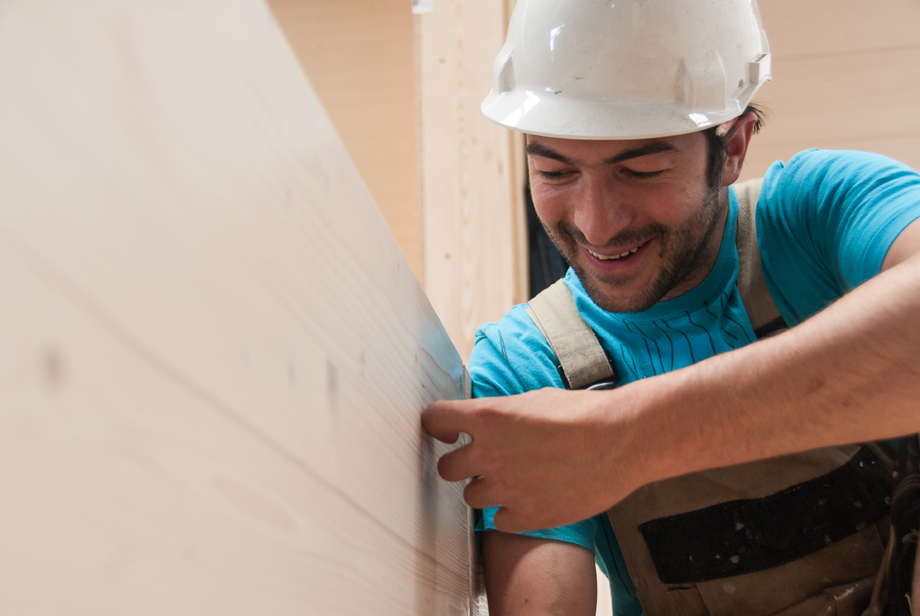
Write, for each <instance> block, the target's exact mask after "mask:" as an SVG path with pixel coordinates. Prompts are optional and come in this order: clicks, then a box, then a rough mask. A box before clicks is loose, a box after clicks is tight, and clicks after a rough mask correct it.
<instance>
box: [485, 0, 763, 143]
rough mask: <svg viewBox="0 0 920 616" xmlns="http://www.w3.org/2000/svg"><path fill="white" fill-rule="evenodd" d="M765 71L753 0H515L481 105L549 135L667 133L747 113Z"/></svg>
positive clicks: (491, 114)
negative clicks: (503, 42) (491, 82)
mask: <svg viewBox="0 0 920 616" xmlns="http://www.w3.org/2000/svg"><path fill="white" fill-rule="evenodd" d="M769 80H770V52H769V47H768V45H767V37H766V34H765V33H764V31H763V28H762V26H761V22H760V14H759V13H758V11H757V4H756V0H518V3H517V5H516V6H515V9H514V13H513V14H512V17H511V23H510V25H509V27H508V38H507V40H506V41H505V45H504V46H503V47H502V49H501V51H500V52H499V54H498V57H496V59H495V63H494V65H493V84H492V91H491V92H490V93H489V95H488V96H487V97H486V99H485V100H484V101H483V102H482V112H483V113H484V114H485V115H486V117H488V118H489V119H490V120H492V121H494V122H497V123H498V124H501V125H502V126H506V127H507V128H511V129H514V130H518V131H522V132H525V133H530V134H535V135H544V136H549V137H565V138H573V139H637V138H644V137H660V136H665V135H677V134H682V133H689V132H693V131H698V130H702V129H705V128H708V127H710V126H715V125H718V124H721V123H722V122H726V121H728V120H730V119H732V118H735V117H737V116H739V115H741V114H742V113H743V112H744V109H745V107H747V105H748V103H749V102H750V100H751V98H752V97H753V96H754V93H755V92H756V91H757V89H758V88H759V87H760V86H761V84H763V83H764V82H765V81H769Z"/></svg>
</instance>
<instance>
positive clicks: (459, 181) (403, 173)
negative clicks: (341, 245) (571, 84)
mask: <svg viewBox="0 0 920 616" xmlns="http://www.w3.org/2000/svg"><path fill="white" fill-rule="evenodd" d="M270 3H271V6H272V8H273V10H274V12H275V14H276V16H277V18H278V21H279V23H280V24H281V26H282V28H283V29H284V31H285V32H286V34H287V35H288V38H289V40H290V42H291V45H292V47H293V48H294V50H295V52H296V53H297V56H298V58H299V60H300V62H301V64H302V66H303V67H304V70H305V71H306V73H307V74H308V75H309V76H310V77H311V80H312V81H313V83H314V85H315V86H316V89H317V92H318V94H319V97H320V99H321V100H322V101H323V104H324V105H325V106H326V108H327V109H328V110H329V114H330V117H331V118H332V121H333V124H334V125H335V126H336V128H337V130H338V131H339V133H340V135H341V136H342V140H343V141H344V142H345V145H346V147H347V148H348V151H349V152H350V153H351V155H352V157H353V159H354V160H355V164H356V166H357V167H358V170H359V171H360V172H361V175H362V177H363V178H364V180H365V182H366V184H367V186H368V189H369V190H370V192H371V194H372V195H373V196H374V198H375V200H376V201H377V203H378V205H379V207H380V209H381V212H382V213H383V216H384V218H385V219H386V221H387V223H388V225H389V227H390V229H391V231H392V232H393V234H394V235H395V236H396V239H397V241H398V242H399V245H400V247H401V248H402V251H403V253H404V254H405V255H406V258H407V259H408V261H409V263H410V264H411V266H412V269H413V271H414V272H415V274H416V276H417V277H418V278H419V280H420V281H421V282H422V284H423V286H424V288H425V291H426V293H427V294H428V297H429V298H430V299H431V302H432V304H433V305H434V307H435V309H436V311H437V313H438V315H439V316H440V318H441V320H442V322H443V323H444V326H445V327H446V329H447V331H448V333H449V334H450V336H451V339H452V340H453V342H454V344H455V345H456V346H457V348H458V350H459V352H460V355H461V356H462V357H463V358H464V359H465V358H467V357H468V356H469V352H470V351H471V350H472V345H473V334H474V332H475V330H476V327H478V326H479V325H480V324H481V323H483V322H486V321H494V320H497V319H498V318H500V317H501V315H502V314H504V313H505V312H506V311H507V310H508V309H509V308H510V307H511V306H513V305H514V304H515V303H519V302H522V301H525V300H526V299H527V280H528V277H527V265H528V264H527V261H526V245H525V241H526V229H525V223H524V208H523V192H522V190H523V180H524V178H523V157H522V155H521V146H520V139H519V137H518V136H516V135H513V134H511V133H510V132H509V131H506V130H505V129H502V128H500V127H498V126H495V125H493V124H491V123H490V122H489V121H488V120H486V119H485V118H483V117H482V115H481V113H480V112H479V104H480V102H481V101H482V99H483V98H484V97H485V95H486V94H487V93H488V91H489V88H490V86H491V66H492V60H493V58H494V57H495V54H496V53H497V52H498V50H499V48H500V47H501V45H502V43H503V42H504V37H505V28H506V25H507V20H508V18H509V16H510V10H511V7H512V6H513V0H507V2H495V1H494V0H462V1H461V0H437V1H436V2H434V10H433V11H432V12H431V13H428V14H424V15H419V16H415V17H413V16H412V13H411V3H410V2H409V1H408V0H379V1H378V2H375V3H374V4H373V7H372V8H369V5H368V4H367V3H366V2H363V1H362V0H270Z"/></svg>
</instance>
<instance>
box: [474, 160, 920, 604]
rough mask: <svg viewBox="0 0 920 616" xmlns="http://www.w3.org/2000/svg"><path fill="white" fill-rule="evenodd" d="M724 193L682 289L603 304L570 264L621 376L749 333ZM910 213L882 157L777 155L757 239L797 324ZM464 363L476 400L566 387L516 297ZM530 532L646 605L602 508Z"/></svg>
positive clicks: (898, 177)
mask: <svg viewBox="0 0 920 616" xmlns="http://www.w3.org/2000/svg"><path fill="white" fill-rule="evenodd" d="M729 201H730V210H729V217H728V222H727V224H726V227H725V233H724V235H723V238H722V245H721V248H720V252H719V256H718V259H717V261H716V264H715V265H714V267H713V269H712V271H711V272H710V273H709V275H708V276H707V278H706V279H705V280H704V281H703V282H702V283H701V284H699V285H698V286H697V287H696V288H694V289H692V290H690V291H689V292H687V293H685V294H683V295H681V296H679V297H676V298H674V299H670V300H668V301H664V302H660V303H658V304H656V305H654V306H652V307H651V308H649V309H648V310H646V311H644V312H638V313H612V312H607V311H605V310H603V309H601V308H600V307H599V306H597V304H595V303H594V302H593V301H592V300H591V298H590V297H588V294H587V293H586V292H585V290H584V287H582V285H581V282H580V281H579V280H578V277H577V276H576V275H575V273H574V271H572V270H571V269H570V270H569V272H568V273H567V274H566V276H565V278H564V280H565V284H566V285H567V286H568V288H569V289H570V290H571V292H572V295H573V297H574V298H575V305H576V306H577V307H578V310H579V312H580V314H581V316H582V318H583V319H584V320H585V322H586V323H587V324H588V325H589V326H590V327H591V328H592V329H593V330H594V331H595V332H596V333H597V335H598V338H599V339H600V342H601V345H602V346H603V347H604V350H606V351H607V353H608V354H609V355H610V357H611V358H612V360H613V362H614V364H615V365H616V368H617V371H618V372H619V374H620V383H621V384H625V383H629V382H632V381H636V380H639V379H643V378H646V377H649V376H654V375H657V374H662V373H664V372H670V371H671V370H676V369H678V368H683V367H686V366H689V365H691V364H693V363H695V362H698V361H700V360H703V359H706V358H708V357H712V356H713V355H716V354H718V353H723V352H725V351H730V350H732V349H736V348H739V347H742V346H744V345H746V344H749V343H751V342H753V341H754V340H755V336H754V332H753V330H752V328H751V324H750V321H749V319H748V317H747V313H746V312H745V309H744V305H743V304H742V302H741V297H740V295H739V294H738V289H737V285H736V280H737V276H738V253H737V250H736V247H735V221H736V218H737V212H738V202H737V199H736V197H735V193H734V190H733V189H730V190H729ZM917 218H920V175H918V174H917V173H916V172H914V171H912V170H911V169H910V168H908V167H906V166H905V165H902V164H900V163H898V162H895V161H893V160H891V159H888V158H886V157H884V156H879V155H876V154H867V153H862V152H843V151H827V150H808V151H806V152H802V153H800V154H797V155H796V156H794V157H793V158H792V159H791V160H790V161H789V162H788V163H787V164H785V165H784V164H783V163H781V162H776V163H774V164H773V165H772V166H771V167H770V169H769V170H768V171H767V173H766V175H765V177H764V183H763V187H762V188H761V192H760V197H759V200H758V203H757V237H758V243H759V246H760V251H761V257H762V261H763V268H764V276H765V278H766V281H767V285H768V287H769V289H770V293H771V295H772V296H773V298H774V300H775V301H776V304H777V306H778V307H779V309H780V313H781V314H782V316H783V317H784V319H785V320H786V323H788V324H789V326H790V327H792V326H794V325H796V324H798V323H801V322H802V321H804V320H805V319H807V318H808V317H810V316H811V315H813V314H815V313H816V312H818V311H819V310H821V309H822V308H824V307H826V306H827V305H828V304H830V303H832V302H833V301H834V300H836V299H838V298H839V297H841V296H842V295H843V294H844V293H846V292H847V291H849V290H850V289H852V288H854V287H856V286H857V285H859V284H861V283H863V282H865V281H866V280H868V279H869V278H871V277H872V276H874V275H875V274H877V273H878V272H879V270H880V269H881V265H882V261H883V260H884V258H885V255H886V253H887V252H888V249H889V248H890V246H891V244H892V242H893V241H894V240H895V238H897V236H898V235H899V234H900V233H901V231H903V230H904V228H905V227H906V226H907V225H908V224H910V223H911V222H913V221H914V220H915V219H917ZM469 370H470V375H471V377H472V380H473V395H474V396H475V397H478V398H481V397H490V396H506V395H513V394H519V393H523V392H525V391H530V390H532V389H539V388H542V387H560V388H561V387H563V384H562V380H561V378H560V376H559V373H558V372H557V369H556V360H555V356H554V355H553V352H552V350H551V349H550V347H549V344H548V343H547V342H546V340H545V339H544V338H543V336H542V334H540V332H539V330H538V329H537V328H536V326H535V325H534V324H533V321H531V319H530V317H528V316H527V314H526V313H525V312H524V306H523V305H522V306H515V307H514V308H512V309H511V310H510V311H509V312H508V313H507V314H506V315H505V316H504V317H503V318H502V320H501V321H500V322H499V323H488V324H486V325H483V326H482V327H480V328H479V330H478V331H477V333H476V344H475V347H474V350H473V353H472V356H471V357H470V366H469ZM494 515H495V509H487V510H485V511H484V512H483V515H482V518H481V520H480V522H479V526H478V528H479V530H489V529H494V525H493V522H492V519H493V517H494ZM527 534H529V535H533V536H537V537H544V538H548V539H553V540H558V541H566V542H569V543H575V544H577V545H581V546H583V547H585V548H587V549H589V550H591V551H592V552H594V554H595V560H596V561H597V563H598V565H599V566H600V567H601V569H602V570H603V571H604V572H605V573H606V574H607V577H608V579H609V580H610V589H611V594H612V597H613V608H614V614H616V615H617V616H620V615H628V616H633V615H639V614H642V608H641V606H640V605H639V601H638V599H637V598H636V592H635V589H634V587H633V584H632V581H631V579H630V577H629V573H628V572H627V570H626V565H625V562H624V560H623V555H622V553H621V551H620V548H619V545H618V544H617V541H616V538H615V537H614V534H613V530H612V528H611V526H610V522H609V520H608V519H607V516H606V515H603V514H602V515H598V516H595V517H593V518H591V519H588V520H585V521H583V522H579V523H577V524H572V525H570V526H565V527H561V528H553V529H548V530H541V531H535V532H533V533H527Z"/></svg>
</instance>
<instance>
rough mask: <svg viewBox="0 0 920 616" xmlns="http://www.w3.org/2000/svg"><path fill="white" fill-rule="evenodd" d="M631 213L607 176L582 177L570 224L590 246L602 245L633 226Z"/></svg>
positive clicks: (619, 192) (621, 195)
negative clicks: (572, 224)
mask: <svg viewBox="0 0 920 616" xmlns="http://www.w3.org/2000/svg"><path fill="white" fill-rule="evenodd" d="M633 218H634V213H633V210H632V208H631V207H630V206H629V205H628V204H627V202H626V200H625V199H624V196H623V194H622V192H621V191H618V190H617V187H616V186H615V184H614V182H612V181H610V180H609V179H608V178H606V177H596V176H595V177H591V176H588V177H585V178H584V180H583V183H582V190H581V194H580V195H579V199H578V204H577V205H576V208H575V213H574V219H573V221H572V222H573V223H574V224H575V226H576V227H578V229H579V231H581V232H582V234H584V236H585V239H586V240H587V241H588V242H589V243H590V244H591V245H592V246H604V245H605V244H607V242H608V241H610V239H611V238H613V237H614V236H616V235H617V234H618V233H619V232H620V231H622V230H624V229H626V228H627V227H629V226H630V224H632V222H633Z"/></svg>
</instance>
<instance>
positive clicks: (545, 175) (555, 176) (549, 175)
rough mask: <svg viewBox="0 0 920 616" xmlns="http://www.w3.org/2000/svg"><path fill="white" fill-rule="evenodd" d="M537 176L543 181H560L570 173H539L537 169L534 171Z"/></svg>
mask: <svg viewBox="0 0 920 616" xmlns="http://www.w3.org/2000/svg"><path fill="white" fill-rule="evenodd" d="M535 171H536V172H537V174H538V175H539V176H540V177H541V178H543V179H544V180H561V179H564V178H565V177H566V176H568V175H569V174H570V173H572V172H571V171H564V170H563V171H540V170H539V169H536V170H535Z"/></svg>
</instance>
